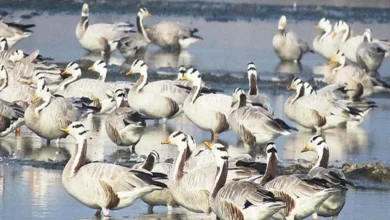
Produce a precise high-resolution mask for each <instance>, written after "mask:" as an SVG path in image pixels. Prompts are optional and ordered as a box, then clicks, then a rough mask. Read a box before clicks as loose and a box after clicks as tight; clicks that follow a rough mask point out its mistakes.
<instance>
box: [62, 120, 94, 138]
mask: <svg viewBox="0 0 390 220" xmlns="http://www.w3.org/2000/svg"><path fill="white" fill-rule="evenodd" d="M60 130H61V131H63V132H65V133H67V134H70V136H72V137H73V138H74V139H75V140H76V141H77V143H82V142H84V140H86V139H87V130H86V129H85V127H84V125H83V124H82V123H81V122H79V121H75V122H72V123H71V124H70V125H69V126H67V127H65V128H61V129H60Z"/></svg>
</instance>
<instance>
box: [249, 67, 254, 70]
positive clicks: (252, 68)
mask: <svg viewBox="0 0 390 220" xmlns="http://www.w3.org/2000/svg"><path fill="white" fill-rule="evenodd" d="M248 70H256V68H254V67H250V68H248Z"/></svg>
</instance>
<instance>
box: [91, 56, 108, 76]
mask: <svg viewBox="0 0 390 220" xmlns="http://www.w3.org/2000/svg"><path fill="white" fill-rule="evenodd" d="M88 70H89V71H95V72H97V73H99V79H100V80H102V81H105V80H106V76H107V64H106V62H104V61H103V60H96V61H95V62H94V63H93V65H92V66H90V67H89V68H88Z"/></svg>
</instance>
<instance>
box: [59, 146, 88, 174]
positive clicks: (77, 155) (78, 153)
mask: <svg viewBox="0 0 390 220" xmlns="http://www.w3.org/2000/svg"><path fill="white" fill-rule="evenodd" d="M86 158H87V139H86V138H83V139H81V140H80V141H78V143H77V144H76V146H75V149H74V151H73V154H72V156H71V158H70V159H69V161H68V163H67V164H66V166H65V169H64V173H63V176H65V177H66V178H72V177H74V176H75V175H76V174H77V172H78V171H79V170H80V168H81V167H82V166H84V165H85V160H86Z"/></svg>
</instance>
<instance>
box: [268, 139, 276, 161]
mask: <svg viewBox="0 0 390 220" xmlns="http://www.w3.org/2000/svg"><path fill="white" fill-rule="evenodd" d="M266 153H267V162H269V161H270V160H271V158H272V156H275V158H276V159H277V160H279V158H278V150H277V149H276V145H275V143H274V142H269V143H268V144H267V148H266Z"/></svg>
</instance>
